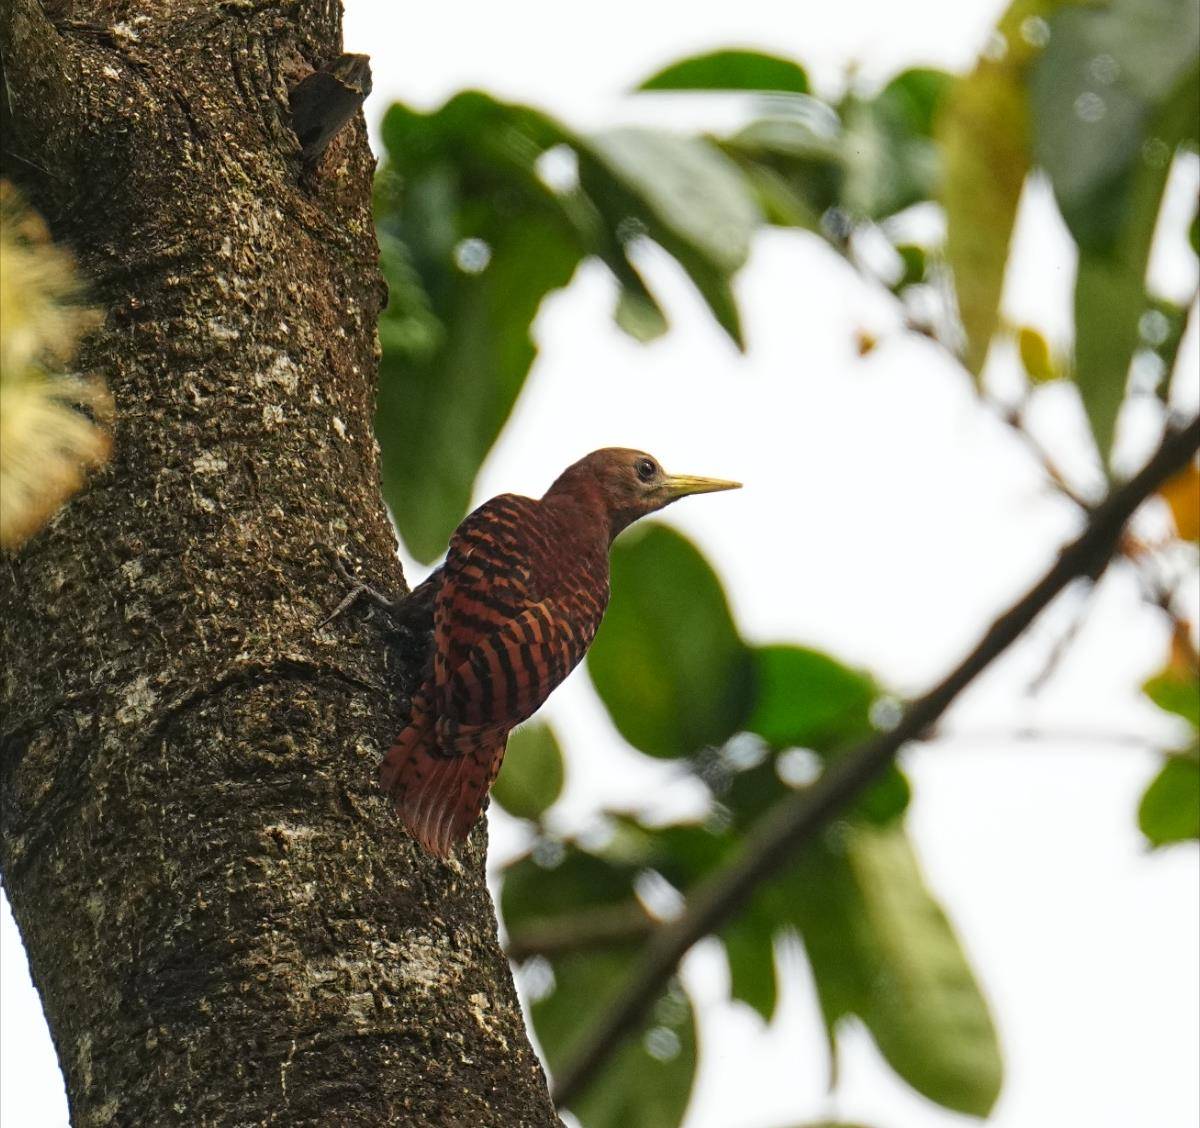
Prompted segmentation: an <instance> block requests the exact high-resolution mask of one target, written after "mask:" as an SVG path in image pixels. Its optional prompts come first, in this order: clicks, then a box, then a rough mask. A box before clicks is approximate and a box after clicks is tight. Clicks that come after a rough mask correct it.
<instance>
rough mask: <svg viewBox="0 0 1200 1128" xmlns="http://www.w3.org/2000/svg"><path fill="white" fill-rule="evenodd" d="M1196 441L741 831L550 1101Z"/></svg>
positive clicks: (1102, 514) (999, 648)
mask: <svg viewBox="0 0 1200 1128" xmlns="http://www.w3.org/2000/svg"><path fill="white" fill-rule="evenodd" d="M1197 448H1200V417H1198V418H1196V419H1193V420H1192V421H1191V422H1190V423H1189V424H1188V425H1187V426H1186V427H1185V428H1183V429H1181V430H1176V431H1169V432H1168V433H1167V435H1166V437H1165V438H1164V440H1163V443H1162V445H1161V446H1160V447H1159V449H1158V450H1157V452H1156V453H1155V454H1154V456H1153V457H1152V458H1151V459H1150V460H1149V462H1147V463H1146V465H1145V466H1144V467H1143V468H1142V470H1141V471H1140V472H1139V473H1138V474H1136V475H1135V476H1134V477H1133V478H1131V479H1130V480H1129V481H1128V482H1126V483H1125V484H1124V485H1123V486H1121V487H1120V488H1118V489H1116V490H1114V491H1113V492H1112V493H1111V494H1110V495H1109V496H1108V497H1107V498H1106V499H1105V501H1104V502H1102V503H1101V504H1100V505H1098V506H1097V507H1096V508H1095V509H1093V510H1092V512H1091V516H1090V518H1089V520H1088V522H1087V525H1086V526H1085V527H1084V529H1083V532H1082V533H1080V534H1079V536H1078V537H1077V538H1076V539H1075V540H1074V541H1072V542H1071V543H1070V544H1069V545H1067V547H1066V548H1064V549H1063V550H1062V552H1061V553H1060V554H1059V557H1058V559H1057V560H1056V561H1055V563H1054V565H1053V566H1052V567H1051V568H1050V569H1049V571H1047V572H1046V574H1045V575H1044V576H1043V577H1042V578H1041V579H1040V580H1039V581H1038V582H1037V583H1036V584H1035V585H1034V586H1033V587H1032V588H1031V589H1030V590H1029V591H1028V592H1027V593H1026V594H1025V595H1024V596H1023V597H1022V598H1021V599H1020V600H1018V601H1017V602H1016V603H1015V604H1013V606H1012V607H1011V608H1010V609H1009V610H1008V611H1006V612H1005V613H1004V614H1003V615H1001V616H1000V618H998V619H997V620H996V621H995V622H994V623H993V624H992V626H991V627H990V628H989V629H988V631H987V633H986V634H985V635H984V636H983V638H982V639H981V640H980V641H979V643H978V644H977V645H976V647H975V649H974V650H972V651H971V653H970V654H968V655H967V657H966V658H964V659H963V661H962V662H961V663H960V664H959V665H958V666H957V667H956V668H955V669H954V670H953V671H951V673H950V674H948V675H947V676H946V678H945V679H944V680H943V681H941V682H940V683H939V684H938V685H936V686H934V687H933V689H931V690H930V691H929V692H928V693H926V694H925V695H924V696H923V697H920V698H918V699H917V700H915V701H913V702H912V703H911V704H910V705H909V706H908V708H907V709H905V711H904V714H903V715H902V716H901V718H900V721H899V723H898V724H897V725H896V727H895V728H893V729H892V730H891V731H889V732H884V733H879V734H878V735H877V736H874V737H872V738H871V739H870V740H868V741H866V742H865V743H863V744H861V745H859V746H858V747H857V748H856V749H854V750H853V751H851V752H849V753H848V754H846V755H845V756H843V757H841V758H839V759H838V760H836V761H835V762H834V763H833V764H831V765H830V766H829V768H827V769H826V771H825V773H824V774H823V775H822V776H821V778H820V779H819V780H817V782H816V783H815V784H814V785H813V786H812V787H811V788H809V789H808V790H806V791H804V792H801V793H800V794H798V795H795V796H793V797H789V798H788V799H785V800H783V801H782V802H780V803H779V804H777V805H776V806H775V808H774V809H773V810H772V811H770V812H769V813H768V814H767V815H766V816H765V817H764V818H763V819H762V820H761V821H760V822H759V823H757V824H756V825H755V827H754V828H753V830H752V831H751V832H750V834H749V835H748V836H747V839H746V843H745V847H744V849H743V851H742V853H741V855H740V856H739V857H738V858H737V859H736V860H735V861H733V862H732V863H731V864H730V865H729V866H727V867H726V868H724V869H723V870H720V871H718V872H717V873H715V874H713V875H712V876H711V877H710V878H708V879H707V880H705V881H704V882H702V883H701V884H700V886H699V887H698V888H697V889H696V890H695V892H694V893H693V894H692V896H691V897H689V899H688V905H687V909H686V910H685V912H684V913H683V915H682V916H681V917H679V918H678V919H677V920H675V921H673V922H672V923H670V924H667V925H665V926H663V927H662V928H661V929H659V930H658V931H657V932H656V933H655V934H654V935H653V936H652V937H651V939H650V941H649V943H648V944H647V945H646V949H645V953H644V955H643V956H642V959H641V962H640V964H639V965H638V966H637V967H636V968H635V969H634V971H633V973H632V974H631V975H630V977H629V978H628V979H627V980H626V982H625V984H624V986H623V987H622V988H621V990H620V992H619V993H618V994H617V996H616V998H615V999H614V1000H613V1003H612V1005H611V1006H610V1007H609V1009H608V1010H607V1011H606V1012H605V1013H604V1014H603V1015H602V1016H601V1018H600V1020H599V1021H598V1022H597V1023H596V1025H595V1026H594V1027H593V1028H592V1030H591V1031H590V1032H589V1033H588V1035H587V1036H586V1037H585V1038H584V1039H583V1042H582V1043H581V1046H580V1049H579V1050H578V1051H577V1053H576V1054H575V1055H574V1056H573V1057H572V1058H571V1059H570V1060H569V1061H568V1062H567V1063H566V1065H565V1066H564V1068H563V1069H562V1070H561V1071H560V1073H559V1075H558V1077H557V1079H556V1084H555V1088H554V1100H555V1103H556V1104H557V1105H559V1106H560V1107H561V1106H563V1105H566V1104H569V1103H570V1101H571V1100H572V1099H573V1098H574V1097H576V1096H577V1095H578V1094H579V1093H580V1092H581V1091H582V1090H583V1088H584V1087H585V1086H586V1085H587V1084H588V1082H589V1081H591V1080H592V1078H594V1077H595V1075H596V1073H597V1072H598V1070H599V1069H600V1067H601V1066H602V1065H603V1064H604V1063H605V1062H606V1061H607V1060H608V1058H609V1057H610V1056H611V1054H612V1053H613V1051H614V1050H615V1049H616V1048H617V1046H619V1045H620V1043H621V1041H622V1040H623V1039H624V1038H625V1037H626V1035H628V1034H629V1033H631V1032H632V1031H633V1030H634V1029H635V1028H636V1027H637V1025H638V1024H639V1023H640V1021H641V1020H642V1018H643V1016H644V1015H645V1013H646V1011H647V1009H648V1008H649V1007H650V1005H651V1004H652V1003H653V1001H654V1000H655V998H657V996H658V994H659V992H660V991H661V990H662V989H663V987H664V986H665V985H666V983H667V981H668V980H669V979H670V977H671V976H672V975H673V974H674V972H675V969H676V967H677V966H678V965H679V961H680V960H681V959H682V958H683V956H684V955H685V954H686V953H687V951H688V950H689V949H690V948H691V947H692V945H693V944H695V943H696V942H697V941H698V940H700V939H701V938H702V937H704V936H707V935H708V934H709V933H711V932H714V931H716V930H717V929H718V928H720V927H721V925H723V924H724V923H725V922H726V921H728V920H730V919H731V918H732V917H733V916H734V915H735V914H736V913H737V911H738V910H739V909H740V908H741V907H742V906H743V905H744V904H745V903H746V902H747V901H748V900H749V899H750V897H751V896H752V895H753V893H754V891H755V889H756V888H757V887H758V886H759V885H760V884H761V883H762V882H763V881H764V880H765V879H766V878H768V877H770V876H772V875H773V874H774V873H775V872H776V871H777V870H779V869H780V868H781V867H782V866H783V865H784V863H786V862H787V861H788V860H789V859H790V858H791V857H792V855H793V854H794V853H795V851H796V850H797V849H798V848H799V847H800V846H802V845H803V844H804V843H805V842H807V841H808V840H809V839H811V838H812V837H813V836H814V835H815V834H816V833H817V832H818V831H819V830H820V829H821V828H822V827H823V826H825V825H826V824H827V823H828V822H829V821H830V820H831V819H833V818H834V817H835V816H836V815H837V814H838V813H839V812H840V811H842V810H844V809H845V808H846V807H847V806H849V805H850V803H851V802H852V801H853V800H854V799H855V798H857V797H858V796H859V795H861V794H862V793H863V791H865V790H866V788H867V787H868V786H869V785H870V784H871V783H872V782H873V781H874V780H875V779H877V778H878V776H879V775H880V774H881V773H882V772H883V770H884V769H885V768H886V767H887V766H888V765H889V764H890V763H891V762H892V760H893V759H894V758H895V756H896V753H897V752H898V751H899V749H900V748H901V747H902V746H903V745H904V744H906V743H907V742H909V741H911V740H916V739H919V738H920V737H921V735H922V734H923V733H925V732H926V731H927V730H928V729H929V727H930V726H931V725H932V724H934V723H935V722H936V721H937V720H938V719H939V718H940V717H941V716H942V714H943V713H944V712H945V711H946V710H947V708H949V706H950V704H951V703H952V702H953V701H954V699H955V698H956V697H958V695H959V694H960V693H962V691H963V690H964V689H966V688H967V686H968V685H970V684H971V682H972V681H973V680H974V679H975V678H976V677H977V676H978V675H979V674H980V673H982V672H983V671H984V670H985V669H986V668H987V667H988V666H989V665H990V664H991V663H992V662H993V661H995V659H996V658H998V657H999V656H1000V655H1001V654H1003V653H1004V651H1005V650H1006V649H1007V648H1008V647H1009V646H1010V645H1012V643H1013V642H1015V641H1016V639H1017V638H1018V637H1019V636H1020V635H1021V633H1022V632H1023V631H1024V630H1025V629H1026V628H1027V627H1028V626H1029V625H1030V623H1032V622H1033V620H1034V619H1035V618H1036V617H1037V616H1038V614H1039V613H1040V612H1041V611H1042V610H1043V609H1044V608H1045V607H1046V606H1047V605H1048V604H1049V603H1050V601H1051V600H1052V599H1054V597H1055V596H1056V595H1058V593H1059V592H1061V591H1062V590H1063V589H1064V588H1065V587H1066V586H1067V585H1068V584H1069V583H1071V581H1072V580H1075V579H1079V578H1081V577H1085V576H1094V575H1096V574H1097V573H1098V572H1099V571H1101V570H1102V569H1103V568H1104V567H1105V565H1106V564H1107V562H1108V560H1109V558H1110V557H1111V556H1112V554H1113V552H1114V551H1116V549H1117V547H1118V542H1119V539H1120V536H1121V531H1122V529H1123V528H1124V527H1125V523H1126V522H1127V521H1128V520H1129V518H1130V517H1131V516H1132V515H1133V513H1134V511H1135V510H1136V509H1137V508H1138V506H1139V505H1141V503H1142V502H1143V501H1145V500H1146V498H1147V497H1149V496H1150V494H1152V493H1153V492H1154V491H1155V490H1156V489H1157V488H1158V487H1159V486H1160V485H1161V484H1162V483H1163V482H1164V481H1166V480H1167V478H1169V477H1170V476H1171V475H1172V474H1174V473H1175V472H1177V471H1178V470H1180V469H1182V467H1183V466H1185V465H1186V464H1187V461H1188V459H1189V458H1191V457H1192V455H1193V454H1194V453H1195V451H1196V450H1197Z"/></svg>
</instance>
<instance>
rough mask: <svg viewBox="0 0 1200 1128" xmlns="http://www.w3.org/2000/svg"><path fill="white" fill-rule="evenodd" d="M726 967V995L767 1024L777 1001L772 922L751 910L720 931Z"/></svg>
mask: <svg viewBox="0 0 1200 1128" xmlns="http://www.w3.org/2000/svg"><path fill="white" fill-rule="evenodd" d="M721 940H722V942H723V943H724V945H725V959H726V961H727V962H728V964H729V993H730V995H731V996H732V997H733V998H735V999H740V1000H741V1001H742V1002H743V1003H748V1004H749V1005H750V1006H751V1007H753V1008H754V1009H755V1010H756V1011H757V1012H758V1013H759V1015H760V1016H761V1017H762V1020H763V1021H764V1022H770V1021H771V1019H772V1017H773V1016H774V1014H775V1004H776V1002H777V1001H778V985H777V983H776V974H775V922H774V921H773V920H772V919H771V918H770V917H767V916H764V915H763V913H762V912H761V911H756V909H755V908H754V906H751V907H750V908H749V909H746V910H745V911H744V912H743V913H742V914H741V915H740V916H738V917H737V918H736V919H735V920H734V921H733V922H732V923H731V924H728V925H726V926H725V928H723V929H722V930H721Z"/></svg>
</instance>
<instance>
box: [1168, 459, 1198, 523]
mask: <svg viewBox="0 0 1200 1128" xmlns="http://www.w3.org/2000/svg"><path fill="white" fill-rule="evenodd" d="M1158 493H1159V496H1160V497H1161V498H1162V499H1163V500H1164V501H1165V502H1166V503H1167V505H1168V506H1169V507H1170V509H1171V516H1172V517H1173V518H1174V520H1175V531H1176V532H1177V533H1178V534H1179V538H1180V540H1190V541H1200V466H1197V465H1196V463H1194V462H1192V463H1189V464H1188V465H1187V466H1185V467H1184V468H1183V469H1182V470H1181V471H1180V472H1179V473H1178V474H1176V475H1175V477H1173V478H1171V479H1169V480H1168V481H1167V482H1165V483H1164V484H1163V486H1162V488H1161V489H1160V490H1159V491H1158Z"/></svg>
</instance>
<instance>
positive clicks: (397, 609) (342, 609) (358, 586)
mask: <svg viewBox="0 0 1200 1128" xmlns="http://www.w3.org/2000/svg"><path fill="white" fill-rule="evenodd" d="M331 555H332V557H333V570H334V571H335V572H336V573H337V574H338V578H339V579H341V580H342V581H343V582H344V583H345V584H346V585H347V587H348V588H349V589H350V590H349V591H347V592H346V595H345V596H344V597H343V599H342V601H341V602H340V603H339V604H338V605H337V606H336V607H335V608H334V609H333V610H332V611H330V613H329V614H328V615H326V616H325V618H324V619H322V620H321V621H320V622H319V623H318V624H317V625H316V628H315V629H316V630H318V631H319V630H321V628H322V627H327V626H329V624H330V623H332V622H333V621H334V619H337V618H339V617H340V616H341V615H344V614H345V613H346V612H347V611H348V610H350V608H351V607H353V606H354V604H355V603H357V602H358V601H359V599H368V600H370V601H371V602H372V603H374V604H375V605H376V606H377V607H380V608H382V609H383V610H384V611H386V612H387V614H388V615H389V616H390V617H391V618H393V619H395V620H396V621H397V622H402V621H403V620H404V619H405V618H406V616H405V614H404V610H405V604H406V603H407V602H408V596H407V595H403V596H401V597H400V598H399V599H388V597H387V596H386V595H383V594H381V593H380V592H378V591H376V590H375V589H374V588H373V587H371V585H370V584H364V583H363V582H362V581H361V580H360V579H358V578H357V577H356V576H354V575H352V574H351V573H350V571H349V570H348V569H347V568H346V565H345V564H343V563H342V558H341V557H340V556H339V555H338V554H337V553H336V552H334V553H332V554H331Z"/></svg>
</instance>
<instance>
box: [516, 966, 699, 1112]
mask: <svg viewBox="0 0 1200 1128" xmlns="http://www.w3.org/2000/svg"><path fill="white" fill-rule="evenodd" d="M626 973H627V969H626V968H625V967H623V966H622V964H621V961H620V957H615V956H613V955H612V954H610V953H600V954H595V953H592V954H590V955H577V956H572V957H569V958H565V959H562V960H558V961H556V964H555V976H556V980H557V985H556V987H555V990H554V991H553V993H551V994H550V995H549V996H548V997H546V998H545V999H542V1000H540V1001H539V1002H536V1003H534V1004H533V1006H532V1007H531V1008H530V1010H531V1013H532V1015H533V1023H534V1029H535V1031H536V1032H537V1034H538V1041H539V1042H540V1043H541V1044H542V1046H543V1048H544V1049H545V1050H546V1056H547V1058H548V1059H549V1063H550V1070H551V1072H552V1073H553V1071H554V1067H555V1065H556V1064H557V1063H559V1062H561V1061H562V1060H563V1059H564V1055H563V1054H562V1053H561V1052H560V1051H559V1050H558V1049H557V1047H558V1046H561V1045H563V1043H564V1041H565V1042H566V1043H567V1044H569V1040H570V1038H571V1036H572V1035H573V1034H577V1033H580V1032H582V1031H585V1030H587V1029H588V1028H589V1026H590V1023H591V1022H592V1021H594V1020H595V1018H596V1016H597V1015H598V1013H599V1012H600V1009H601V1008H599V1007H597V1006H596V1005H595V1001H596V1000H600V1001H601V1002H604V1003H607V1002H608V1001H610V999H611V995H612V991H613V988H614V986H615V985H616V984H619V983H620V982H621V981H622V978H623V976H624V975H625V974H626ZM543 1029H544V1030H545V1031H546V1033H545V1035H543V1033H542V1031H543ZM558 1034H561V1035H563V1040H562V1041H559V1040H557V1039H556V1038H555V1036H556V1035H558ZM551 1045H553V1046H554V1047H555V1049H551V1048H550V1047H551ZM695 1075H696V1018H695V1015H694V1013H693V1011H692V1004H691V1000H690V999H689V998H688V997H687V995H686V993H685V992H683V991H682V990H681V989H680V988H678V987H673V988H672V989H670V990H669V991H668V992H667V993H665V994H664V995H663V996H662V997H661V998H660V999H659V1000H658V1002H657V1003H656V1004H655V1006H654V1008H653V1009H652V1011H651V1017H650V1019H649V1021H648V1022H647V1023H646V1024H645V1025H644V1026H643V1028H642V1029H641V1030H640V1031H639V1032H638V1033H637V1034H635V1035H633V1036H631V1037H629V1038H627V1039H626V1040H625V1041H624V1042H623V1043H622V1044H621V1047H620V1048H619V1049H618V1050H617V1051H616V1053H614V1054H613V1056H612V1058H611V1059H610V1060H609V1063H608V1064H607V1065H606V1066H605V1067H604V1069H602V1070H601V1072H600V1073H599V1074H598V1075H597V1076H596V1078H595V1079H594V1080H593V1081H592V1082H591V1084H589V1085H588V1087H587V1088H586V1089H585V1090H584V1091H583V1093H581V1094H580V1095H579V1096H578V1097H577V1098H576V1099H575V1101H574V1102H573V1103H572V1104H571V1111H572V1112H573V1113H575V1115H576V1116H578V1117H579V1120H580V1123H581V1124H583V1126H584V1128H629V1126H630V1125H634V1124H636V1125H638V1126H639V1128H641V1126H643V1125H644V1126H645V1128H678V1126H679V1124H680V1122H681V1121H682V1120H683V1114H684V1113H685V1112H686V1111H687V1106H688V1100H689V1098H690V1097H691V1091H692V1082H693V1081H694V1079H695Z"/></svg>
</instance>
